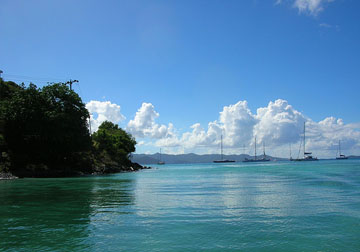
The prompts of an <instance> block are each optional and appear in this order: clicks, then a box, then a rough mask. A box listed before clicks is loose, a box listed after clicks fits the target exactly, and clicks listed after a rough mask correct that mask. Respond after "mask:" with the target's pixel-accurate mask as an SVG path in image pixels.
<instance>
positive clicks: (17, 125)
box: [0, 78, 150, 179]
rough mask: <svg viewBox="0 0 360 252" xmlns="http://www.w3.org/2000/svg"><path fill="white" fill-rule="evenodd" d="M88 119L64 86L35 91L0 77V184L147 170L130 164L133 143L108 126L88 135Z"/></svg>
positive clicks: (81, 106)
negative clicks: (3, 181)
mask: <svg viewBox="0 0 360 252" xmlns="http://www.w3.org/2000/svg"><path fill="white" fill-rule="evenodd" d="M89 119H90V114H89V112H88V110H87V109H86V107H85V104H84V103H83V102H82V100H81V98H80V97H79V95H78V94H77V93H75V92H74V91H73V90H71V89H70V88H69V86H68V85H66V84H65V83H55V84H49V85H47V86H44V87H42V88H38V87H37V86H36V85H34V84H30V85H29V86H27V87H26V86H25V85H24V84H21V85H18V84H16V83H14V82H11V81H4V80H3V79H1V78H0V179H13V178H18V177H19V178H23V177H72V176H84V175H100V174H109V173H116V172H130V171H138V170H141V169H149V168H150V167H146V166H141V165H140V164H138V163H134V162H132V161H131V160H130V156H131V153H132V152H135V145H136V140H135V138H134V137H133V136H132V135H131V134H129V133H127V132H126V131H125V130H123V129H121V128H120V127H119V126H118V125H115V124H113V123H112V122H109V121H105V122H103V123H102V124H101V125H100V126H99V128H98V130H97V131H96V132H94V133H93V134H90V132H89Z"/></svg>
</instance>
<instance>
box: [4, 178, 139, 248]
mask: <svg viewBox="0 0 360 252" xmlns="http://www.w3.org/2000/svg"><path fill="white" fill-rule="evenodd" d="M132 183H133V181H132V180H130V179H123V180H122V179H118V178H117V179H116V178H114V177H111V176H109V177H88V178H67V179H21V180H14V181H0V202H1V203H0V204H1V205H0V243H1V246H0V248H1V251H22V250H27V251H65V250H66V251H87V250H89V249H90V248H91V247H92V246H93V244H92V241H91V239H86V238H87V237H89V236H94V234H93V233H92V232H93V231H94V230H93V229H92V228H91V227H90V224H91V223H90V222H91V218H92V216H94V215H97V214H99V213H102V212H104V211H105V212H106V211H107V212H109V211H117V212H119V213H120V214H121V213H122V210H121V207H122V206H126V205H131V204H133V201H134V196H133V194H132V193H131V191H132ZM123 213H124V212H123ZM84 241H86V242H84Z"/></svg>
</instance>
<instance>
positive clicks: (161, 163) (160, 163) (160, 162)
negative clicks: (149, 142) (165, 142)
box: [157, 148, 165, 165]
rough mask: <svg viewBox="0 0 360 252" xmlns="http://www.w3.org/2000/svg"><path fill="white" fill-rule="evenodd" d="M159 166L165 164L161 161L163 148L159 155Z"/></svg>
mask: <svg viewBox="0 0 360 252" xmlns="http://www.w3.org/2000/svg"><path fill="white" fill-rule="evenodd" d="M157 164H158V165H164V164H165V162H164V161H161V148H160V153H159V162H158V163H157Z"/></svg>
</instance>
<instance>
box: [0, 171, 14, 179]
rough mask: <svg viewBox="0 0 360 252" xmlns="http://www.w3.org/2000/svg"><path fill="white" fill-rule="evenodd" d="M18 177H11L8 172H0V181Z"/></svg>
mask: <svg viewBox="0 0 360 252" xmlns="http://www.w3.org/2000/svg"><path fill="white" fill-rule="evenodd" d="M17 178H18V177H16V176H14V175H12V174H11V173H10V172H0V180H8V179H17Z"/></svg>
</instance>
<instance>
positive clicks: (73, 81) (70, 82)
mask: <svg viewBox="0 0 360 252" xmlns="http://www.w3.org/2000/svg"><path fill="white" fill-rule="evenodd" d="M75 82H79V81H78V80H69V81H68V82H65V84H69V85H70V90H72V84H73V83H75Z"/></svg>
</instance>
